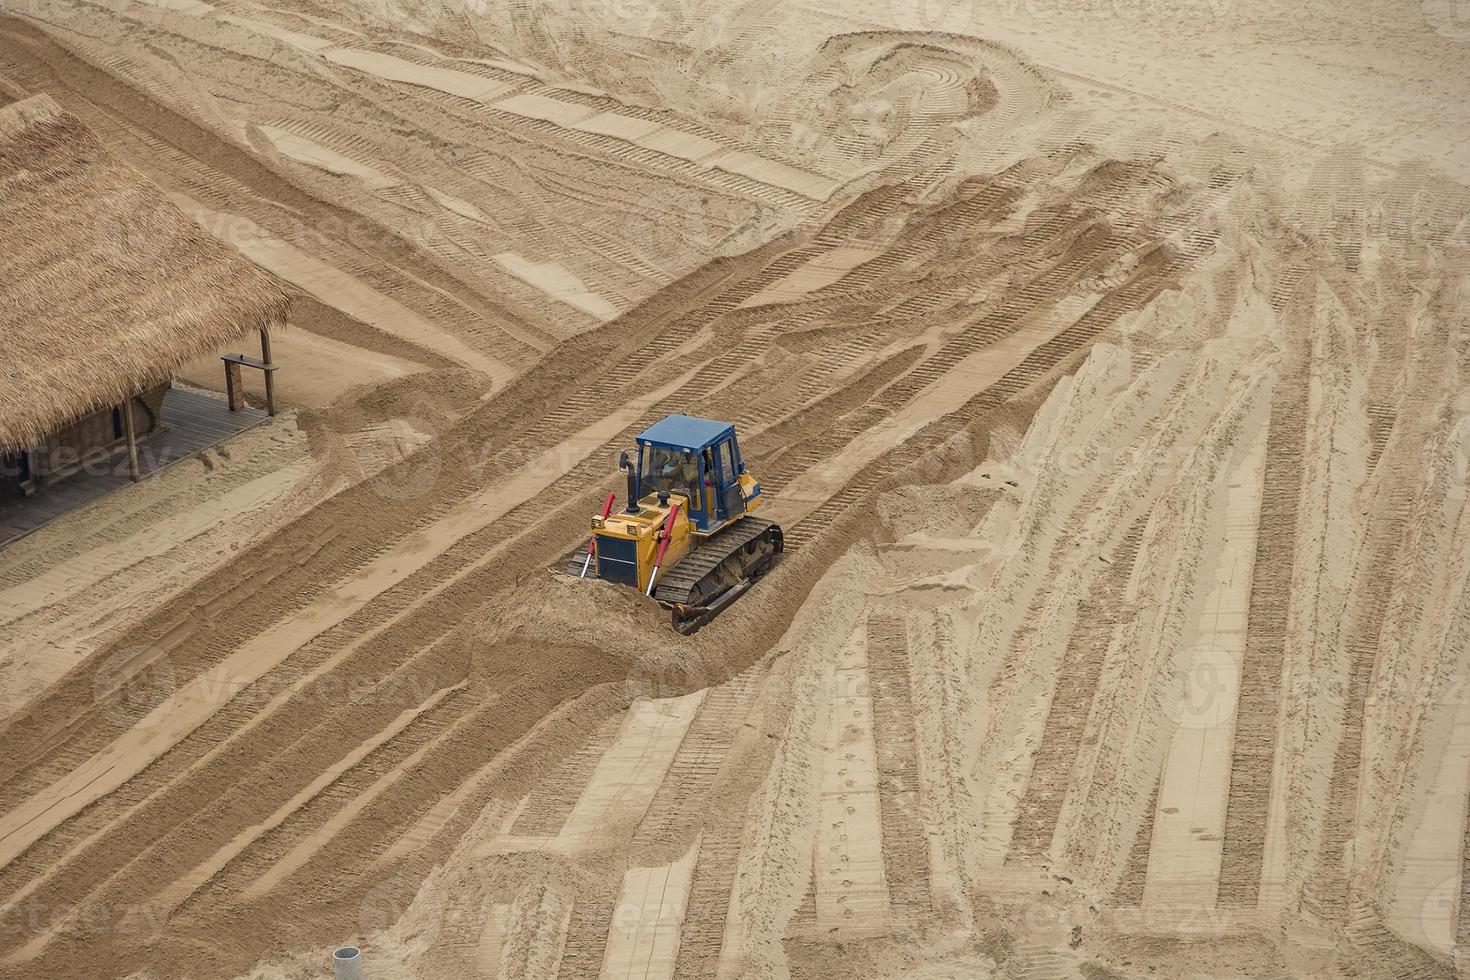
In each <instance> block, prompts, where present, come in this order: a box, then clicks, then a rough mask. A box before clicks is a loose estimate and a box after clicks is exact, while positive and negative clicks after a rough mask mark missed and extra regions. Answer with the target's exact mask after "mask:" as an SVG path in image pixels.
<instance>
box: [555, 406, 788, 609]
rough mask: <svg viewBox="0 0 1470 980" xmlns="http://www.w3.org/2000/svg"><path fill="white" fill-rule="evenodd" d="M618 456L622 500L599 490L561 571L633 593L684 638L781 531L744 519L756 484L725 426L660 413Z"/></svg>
mask: <svg viewBox="0 0 1470 980" xmlns="http://www.w3.org/2000/svg"><path fill="white" fill-rule="evenodd" d="M635 453H636V458H631V457H630V456H629V455H628V453H627V452H624V453H623V454H622V456H621V457H620V458H619V460H618V467H619V468H620V469H621V470H623V471H624V473H625V474H626V476H627V483H628V489H627V503H626V505H625V506H624V507H623V509H622V510H621V511H619V512H618V513H616V514H614V513H613V503H614V501H615V499H616V494H614V493H609V494H608V495H607V499H606V500H605V501H604V503H603V507H602V513H601V514H596V515H594V516H593V517H592V529H591V530H592V537H591V540H590V541H589V542H588V546H587V548H586V550H585V551H579V552H577V553H575V554H574V555H572V556H571V558H570V559H569V561H568V563H567V566H566V568H565V571H566V572H568V573H569V574H572V575H576V576H578V577H579V578H600V579H603V580H605V581H609V582H616V583H618V584H620V585H625V586H628V587H629V588H634V589H637V590H638V591H639V592H641V593H642V594H643V595H646V596H651V597H652V598H653V599H655V600H657V601H658V603H659V604H660V605H661V606H663V607H665V608H666V609H669V610H670V611H671V613H672V619H673V626H674V629H675V630H677V631H678V632H680V633H683V634H686V635H687V634H689V633H693V632H694V631H695V630H697V629H699V628H700V627H701V626H703V625H704V624H706V623H708V622H709V621H710V620H711V619H713V618H714V617H715V616H716V615H718V614H719V613H720V611H721V610H723V609H725V608H727V607H728V606H729V605H730V603H732V602H734V601H735V600H736V599H737V598H739V597H740V596H741V595H742V594H743V593H744V592H745V591H746V590H747V589H749V588H750V586H751V584H752V583H753V582H754V581H755V580H756V579H757V578H759V577H760V576H761V575H763V574H765V572H766V571H768V570H769V569H770V567H771V565H772V563H773V562H774V561H775V558H776V556H777V555H778V554H780V553H781V551H782V550H783V548H784V546H785V541H784V538H783V537H782V533H781V526H780V525H779V524H776V523H774V522H772V521H767V520H763V519H761V518H759V517H754V516H752V514H753V512H754V511H756V510H757V509H759V508H760V506H761V503H762V496H761V485H760V483H759V481H757V480H756V479H755V477H753V476H751V475H750V474H749V473H747V472H746V471H745V461H744V459H743V458H742V457H741V455H740V443H739V441H738V440H737V439H736V436H735V426H734V425H733V424H732V423H730V422H717V421H714V420H713V419H703V418H697V417H695V416H692V415H682V414H676V415H669V416H667V417H665V418H663V419H661V420H660V421H658V422H655V423H654V424H653V425H651V426H649V427H648V428H647V429H644V430H643V432H642V433H640V434H639V436H638V438H637V449H636V451H635Z"/></svg>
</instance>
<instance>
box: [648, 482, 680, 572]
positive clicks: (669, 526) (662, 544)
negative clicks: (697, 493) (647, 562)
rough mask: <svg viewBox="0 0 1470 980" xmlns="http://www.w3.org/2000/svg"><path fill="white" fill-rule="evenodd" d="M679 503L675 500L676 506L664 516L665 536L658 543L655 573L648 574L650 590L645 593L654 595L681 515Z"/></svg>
mask: <svg viewBox="0 0 1470 980" xmlns="http://www.w3.org/2000/svg"><path fill="white" fill-rule="evenodd" d="M679 503H680V501H677V500H676V501H674V506H672V507H670V508H669V515H668V516H667V517H665V518H664V529H663V537H662V539H661V540H660V541H659V543H658V554H657V555H656V556H654V559H653V573H652V574H651V575H649V576H648V591H647V592H645V593H643V594H644V595H653V583H655V582H657V581H658V570H659V569H660V568H662V567H663V564H664V552H665V551H668V550H669V539H670V538H672V537H673V536H674V521H675V520H676V519H677V518H678V517H679Z"/></svg>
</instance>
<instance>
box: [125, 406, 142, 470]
mask: <svg viewBox="0 0 1470 980" xmlns="http://www.w3.org/2000/svg"><path fill="white" fill-rule="evenodd" d="M122 417H123V431H124V432H125V433H126V434H127V438H128V472H129V473H130V474H132V477H133V482H134V483H137V482H138V481H139V480H140V479H142V477H141V476H140V475H139V474H138V436H137V433H135V432H134V431H133V398H132V396H131V395H129V396H128V398H127V400H126V401H124V402H123V403H122Z"/></svg>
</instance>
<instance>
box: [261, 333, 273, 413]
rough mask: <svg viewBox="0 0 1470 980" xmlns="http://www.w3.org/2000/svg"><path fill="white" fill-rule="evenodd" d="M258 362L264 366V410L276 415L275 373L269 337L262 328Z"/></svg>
mask: <svg viewBox="0 0 1470 980" xmlns="http://www.w3.org/2000/svg"><path fill="white" fill-rule="evenodd" d="M260 360H261V363H263V364H266V365H267V368H266V370H265V410H266V411H267V412H269V413H270V414H271V415H274V414H276V372H275V371H274V370H273V369H272V367H273V362H272V361H271V335H270V333H269V332H267V331H266V329H265V328H264V327H262V328H261V330H260Z"/></svg>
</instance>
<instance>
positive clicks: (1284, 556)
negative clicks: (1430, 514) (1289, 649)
mask: <svg viewBox="0 0 1470 980" xmlns="http://www.w3.org/2000/svg"><path fill="white" fill-rule="evenodd" d="M1294 287H1295V284H1294V283H1293V284H1292V285H1291V286H1289V287H1288V289H1292V288H1294ZM1289 299H1290V297H1289V295H1288V294H1287V293H1278V294H1277V295H1275V296H1273V297H1272V306H1274V307H1277V309H1278V310H1279V309H1281V308H1283V307H1284V306H1285V305H1286V303H1287V302H1288V301H1289ZM1278 303H1279V304H1280V305H1278ZM1288 356H1289V357H1291V358H1292V360H1290V361H1289V362H1288V365H1287V367H1286V369H1285V370H1284V371H1283V372H1282V377H1281V380H1280V381H1279V382H1278V383H1277V385H1276V391H1275V393H1274V394H1273V395H1272V400H1271V421H1270V426H1269V428H1268V430H1267V433H1266V473H1265V481H1264V484H1263V486H1262V489H1261V511H1260V518H1259V520H1258V522H1257V526H1256V552H1255V562H1254V565H1255V579H1254V581H1253V582H1252V584H1251V597H1250V611H1249V613H1248V621H1247V626H1246V639H1245V655H1244V656H1243V657H1242V659H1241V662H1240V693H1239V696H1238V698H1237V700H1236V706H1235V745H1234V749H1233V752H1232V759H1231V764H1230V795H1229V798H1228V800H1227V802H1226V807H1225V841H1224V844H1223V845H1222V848H1221V854H1220V888H1219V892H1218V894H1217V898H1216V904H1217V905H1218V906H1221V907H1249V906H1254V905H1255V904H1256V900H1257V899H1258V898H1259V896H1260V892H1261V874H1262V871H1263V869H1264V862H1265V854H1266V836H1267V815H1268V811H1269V809H1270V804H1271V785H1272V774H1273V771H1274V768H1275V761H1276V735H1277V716H1278V714H1279V712H1280V708H1281V672H1282V666H1283V664H1284V662H1285V655H1286V649H1285V647H1286V619H1287V613H1288V611H1289V609H1290V605H1291V579H1292V568H1293V566H1294V564H1295V551H1296V523H1297V507H1298V506H1299V498H1300V494H1301V484H1302V452H1303V446H1304V444H1305V438H1306V429H1305V421H1306V415H1307V397H1308V393H1309V389H1308V387H1307V384H1306V378H1305V375H1304V373H1303V370H1302V365H1301V355H1300V353H1299V352H1297V351H1293V352H1292V353H1291V354H1289V355H1288Z"/></svg>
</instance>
